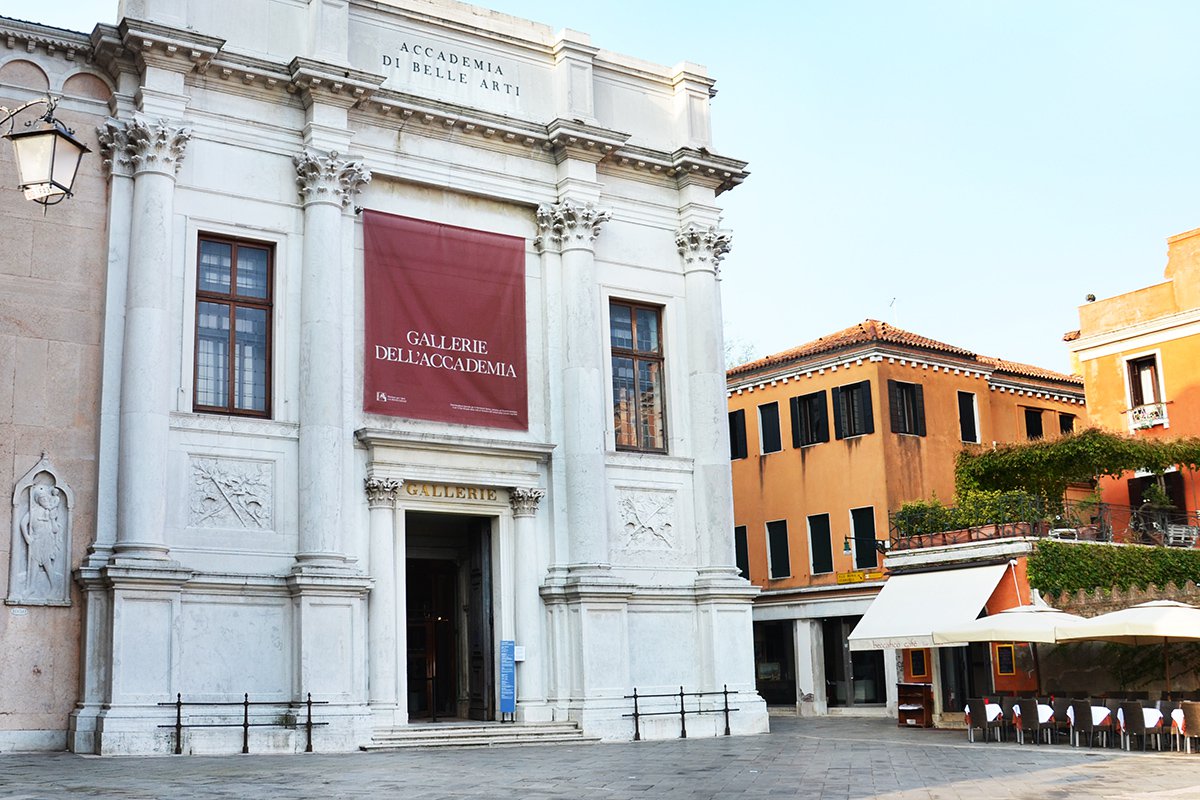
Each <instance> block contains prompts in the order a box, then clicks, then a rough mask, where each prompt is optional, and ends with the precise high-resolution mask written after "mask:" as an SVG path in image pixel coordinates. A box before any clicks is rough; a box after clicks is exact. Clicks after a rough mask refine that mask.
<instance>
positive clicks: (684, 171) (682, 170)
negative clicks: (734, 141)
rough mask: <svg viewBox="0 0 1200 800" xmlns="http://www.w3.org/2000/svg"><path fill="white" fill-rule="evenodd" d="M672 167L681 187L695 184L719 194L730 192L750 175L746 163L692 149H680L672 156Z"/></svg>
mask: <svg viewBox="0 0 1200 800" xmlns="http://www.w3.org/2000/svg"><path fill="white" fill-rule="evenodd" d="M671 167H672V168H673V169H674V174H675V179H676V180H677V181H678V182H679V184H680V186H686V185H687V184H688V183H692V182H695V183H699V184H701V185H703V186H711V187H712V188H713V190H715V191H716V193H717V194H720V193H721V192H727V191H729V190H730V189H732V188H733V187H735V186H737V185H738V184H740V183H741V182H742V181H744V180H745V179H746V178H747V176H749V175H750V173H749V172H748V171H747V170H746V162H745V161H738V160H737V159H736V158H727V157H725V156H719V155H716V154H715V153H710V152H708V151H707V150H693V149H692V148H690V147H683V148H680V149H678V150H676V151H675V152H674V153H672V154H671Z"/></svg>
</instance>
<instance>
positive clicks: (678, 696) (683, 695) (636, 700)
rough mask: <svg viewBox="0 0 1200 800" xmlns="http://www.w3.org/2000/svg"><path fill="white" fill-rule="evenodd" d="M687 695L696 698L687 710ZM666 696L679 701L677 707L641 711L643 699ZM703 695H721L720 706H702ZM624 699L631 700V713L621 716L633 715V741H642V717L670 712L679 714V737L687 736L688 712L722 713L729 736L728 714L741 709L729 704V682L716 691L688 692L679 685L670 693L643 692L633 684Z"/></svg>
mask: <svg viewBox="0 0 1200 800" xmlns="http://www.w3.org/2000/svg"><path fill="white" fill-rule="evenodd" d="M689 696H690V697H695V698H696V708H694V709H692V710H688V707H687V698H688V697H689ZM668 697H670V698H672V699H675V700H678V701H679V707H678V709H676V710H671V711H666V710H664V711H643V710H642V708H641V701H643V700H647V699H650V698H662V699H665V698H668ZM705 697H721V698H722V703H721V705H720V706H717V705H716V704H715V703H713V704H711V705H712V707H711V708H704V701H703V699H701V698H705ZM625 699H626V700H633V713H632V714H623V715H622V716H625V717H633V740H634V741H635V742H640V741H642V729H641V721H642V717H655V716H663V715H667V714H670V715H672V716H674V715H678V716H679V738H680V739H686V738H688V735H687V715H688V714H723V715H724V717H725V736H729V735H731V733H732V731H731V730H730V721H729V714H730V713H731V712H733V711H740V710H741V709H739V708H737V707H736V706H730V705H729V684H724V685H723V687H722V689H721V690H720V691H717V692H688V691H685V690H684V687H682V686H680V687H679V691H678V692H671V693H670V694H645V693H644V692H639V691H638V689H637V687H636V686H635V687H633V694H631V695H629V694H627V695H625Z"/></svg>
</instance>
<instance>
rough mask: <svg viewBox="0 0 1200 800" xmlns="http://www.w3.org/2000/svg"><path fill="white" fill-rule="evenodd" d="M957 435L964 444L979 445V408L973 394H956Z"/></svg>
mask: <svg viewBox="0 0 1200 800" xmlns="http://www.w3.org/2000/svg"><path fill="white" fill-rule="evenodd" d="M958 435H959V438H960V439H961V440H962V441H964V442H971V443H972V444H979V407H978V406H977V405H976V404H975V393H974V392H959V393H958Z"/></svg>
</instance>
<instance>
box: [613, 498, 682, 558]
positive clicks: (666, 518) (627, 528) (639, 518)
mask: <svg viewBox="0 0 1200 800" xmlns="http://www.w3.org/2000/svg"><path fill="white" fill-rule="evenodd" d="M617 519H618V521H619V522H618V524H619V525H620V529H619V532H618V542H619V546H620V549H621V550H624V551H625V552H645V551H659V552H671V551H675V550H677V549H678V547H679V536H678V533H677V531H676V527H677V526H676V521H675V492H672V491H665V490H649V489H618V490H617Z"/></svg>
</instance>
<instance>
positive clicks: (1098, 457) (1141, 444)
mask: <svg viewBox="0 0 1200 800" xmlns="http://www.w3.org/2000/svg"><path fill="white" fill-rule="evenodd" d="M1172 466H1179V467H1186V468H1187V469H1191V470H1196V469H1197V468H1198V467H1200V438H1197V437H1194V436H1191V437H1184V438H1178V439H1147V438H1140V437H1134V436H1125V435H1122V434H1118V433H1110V432H1108V431H1102V430H1100V429H1099V428H1087V429H1085V430H1082V431H1080V432H1078V433H1074V434H1068V435H1066V436H1062V437H1060V438H1057V439H1040V440H1037V441H1032V442H1019V443H1012V444H1000V445H996V446H995V447H991V448H983V447H972V448H967V449H964V450H962V451H960V452H959V454H958V456H957V458H956V460H955V468H954V481H955V486H956V489H957V491H958V493H960V494H961V493H963V492H969V491H976V490H980V489H988V490H999V491H1024V492H1028V493H1030V494H1033V495H1036V496H1038V497H1041V498H1043V499H1046V500H1057V499H1061V498H1062V496H1063V493H1064V492H1065V491H1066V489H1067V486H1068V485H1069V484H1072V483H1086V482H1088V481H1092V480H1094V479H1096V478H1098V477H1101V476H1105V475H1107V476H1111V477H1116V476H1119V475H1121V474H1123V473H1125V472H1130V471H1132V470H1147V471H1149V472H1153V473H1154V474H1156V475H1161V474H1162V473H1163V471H1164V470H1166V469H1167V468H1169V467H1172Z"/></svg>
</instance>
